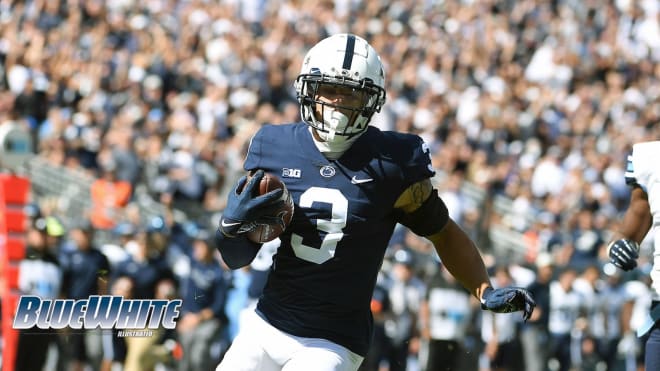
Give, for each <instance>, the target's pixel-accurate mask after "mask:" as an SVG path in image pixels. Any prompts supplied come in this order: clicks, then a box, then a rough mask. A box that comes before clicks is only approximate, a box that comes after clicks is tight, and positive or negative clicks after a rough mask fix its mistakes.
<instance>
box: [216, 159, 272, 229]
mask: <svg viewBox="0 0 660 371" xmlns="http://www.w3.org/2000/svg"><path fill="white" fill-rule="evenodd" d="M263 177H264V171H263V170H258V171H257V172H256V173H255V174H254V176H252V177H251V178H250V181H247V176H243V177H242V178H241V179H240V180H239V181H238V183H237V184H236V187H235V188H234V190H233V191H232V192H230V193H229V197H228V198H227V206H226V207H225V210H224V211H223V213H222V218H220V226H219V229H220V232H222V233H223V234H224V235H225V236H228V237H236V236H237V235H239V234H241V233H245V232H248V231H250V230H251V229H252V228H254V226H255V225H256V223H257V221H259V220H260V219H261V218H262V217H263V216H264V215H269V214H272V211H273V210H276V209H278V208H280V207H281V206H282V205H281V204H282V203H283V202H284V201H283V200H280V198H281V197H282V193H283V192H284V191H283V190H282V189H275V190H272V191H270V192H268V193H266V194H263V195H261V196H255V194H256V192H255V188H256V187H258V186H259V182H261V178H263Z"/></svg>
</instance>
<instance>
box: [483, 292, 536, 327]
mask: <svg viewBox="0 0 660 371" xmlns="http://www.w3.org/2000/svg"><path fill="white" fill-rule="evenodd" d="M534 307H536V302H535V301H534V299H533V298H532V295H530V293H529V291H527V290H526V289H523V288H520V287H505V288H501V289H497V290H495V289H493V288H492V287H488V288H486V290H484V293H483V295H481V309H487V310H489V311H491V312H495V313H511V312H517V311H519V310H522V311H523V320H524V321H527V320H528V319H529V316H531V315H532V312H533V311H534Z"/></svg>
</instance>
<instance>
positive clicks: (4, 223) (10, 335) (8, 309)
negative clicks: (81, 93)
mask: <svg viewBox="0 0 660 371" xmlns="http://www.w3.org/2000/svg"><path fill="white" fill-rule="evenodd" d="M29 191H30V181H29V180H28V179H27V178H23V177H19V176H15V175H12V174H0V269H2V271H0V276H2V278H3V279H2V280H1V282H2V287H0V293H2V313H1V317H0V319H1V325H0V331H2V337H3V340H4V348H3V350H2V369H3V370H4V371H14V370H15V368H16V367H15V366H16V349H17V345H18V332H17V331H16V330H14V329H13V328H12V322H13V318H14V312H15V311H16V305H17V304H18V298H19V294H18V291H17V290H16V289H17V285H18V276H19V273H20V272H19V268H18V262H19V261H20V260H21V259H22V258H23V257H24V256H25V243H24V241H23V239H22V238H20V237H17V236H16V235H15V234H16V233H23V232H25V227H26V223H25V222H26V217H25V214H24V211H23V210H24V207H25V204H26V203H27V201H28V196H29Z"/></svg>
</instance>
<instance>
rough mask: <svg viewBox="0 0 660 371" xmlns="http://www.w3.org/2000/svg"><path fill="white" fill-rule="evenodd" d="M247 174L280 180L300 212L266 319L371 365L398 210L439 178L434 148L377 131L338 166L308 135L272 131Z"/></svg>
mask: <svg viewBox="0 0 660 371" xmlns="http://www.w3.org/2000/svg"><path fill="white" fill-rule="evenodd" d="M244 167H245V169H246V170H254V169H264V170H265V171H266V172H269V173H272V174H274V175H277V176H278V177H280V178H281V179H282V181H283V182H284V183H285V184H286V186H287V188H288V190H289V191H290V192H291V195H292V197H293V200H294V203H295V211H294V216H293V219H292V221H291V224H290V225H289V227H288V228H287V229H286V231H285V232H284V233H283V234H282V235H281V236H280V239H281V241H282V243H281V246H280V247H279V249H278V251H277V253H276V254H275V256H274V258H273V265H272V267H271V272H270V274H269V278H268V282H267V283H266V286H265V288H264V291H263V294H262V296H261V298H260V301H259V304H258V307H257V308H258V310H259V311H260V312H261V314H262V315H263V316H265V317H266V318H267V320H268V321H269V322H270V323H271V324H272V325H274V326H275V327H277V328H279V329H281V330H283V331H285V332H288V333H291V334H293V335H297V336H303V337H316V338H325V339H328V340H331V341H334V342H336V343H338V344H341V345H343V346H345V347H347V348H348V349H350V350H352V351H353V352H355V353H357V354H360V355H365V354H366V352H367V349H368V347H369V341H370V338H371V331H372V318H371V312H370V309H369V304H370V301H371V296H372V293H373V289H374V285H375V283H376V275H377V273H378V270H379V269H380V266H381V263H382V260H383V256H384V252H385V249H386V247H387V244H388V241H389V239H390V237H391V235H392V232H393V229H394V226H395V225H396V223H397V221H398V220H399V217H400V214H399V212H398V211H397V210H395V209H394V203H395V202H396V200H397V199H398V198H399V196H400V195H401V193H402V192H403V191H404V190H405V189H406V188H408V187H409V186H410V185H412V184H413V183H416V182H418V181H420V180H422V179H425V178H429V177H431V176H432V175H433V169H432V167H431V160H430V157H429V152H428V148H427V147H426V146H425V145H424V143H423V142H422V140H421V138H419V137H418V136H416V135H411V134H402V133H396V132H382V131H380V130H378V129H377V128H374V127H370V128H369V129H368V131H367V132H365V133H364V134H363V135H362V136H361V137H360V138H359V139H358V140H357V141H356V142H355V143H354V144H353V145H352V146H351V148H350V149H349V150H348V151H347V152H346V153H344V154H343V155H342V156H341V157H340V158H339V159H337V160H328V159H326V158H325V157H324V156H323V155H322V154H321V152H320V151H319V150H318V149H317V147H316V146H315V145H314V142H313V139H312V136H311V133H310V131H309V128H308V126H307V125H305V124H302V123H299V124H290V125H276V126H273V125H266V126H264V127H263V128H261V129H260V130H259V132H258V133H257V134H256V135H255V136H254V138H253V139H252V142H251V144H250V148H249V151H248V155H247V158H246V161H245V165H244ZM440 227H441V226H440Z"/></svg>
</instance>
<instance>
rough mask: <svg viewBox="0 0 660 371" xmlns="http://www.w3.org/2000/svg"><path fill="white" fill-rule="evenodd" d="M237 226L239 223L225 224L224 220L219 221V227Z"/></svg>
mask: <svg viewBox="0 0 660 371" xmlns="http://www.w3.org/2000/svg"><path fill="white" fill-rule="evenodd" d="M239 224H241V222H236V223H225V221H224V220H221V221H220V225H221V226H223V227H233V226H235V225H239Z"/></svg>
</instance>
